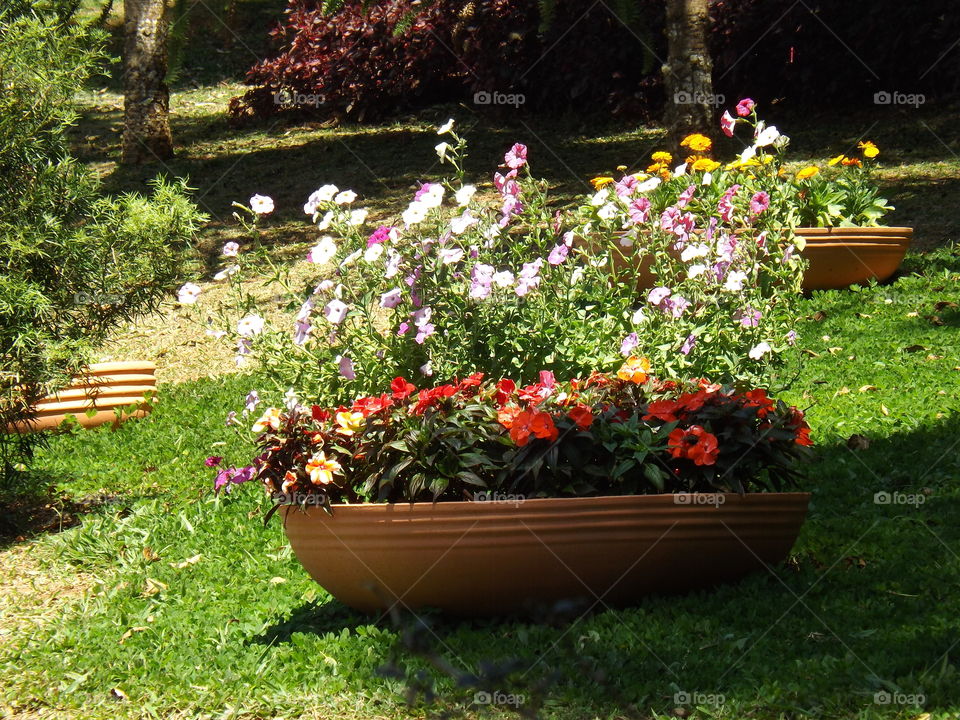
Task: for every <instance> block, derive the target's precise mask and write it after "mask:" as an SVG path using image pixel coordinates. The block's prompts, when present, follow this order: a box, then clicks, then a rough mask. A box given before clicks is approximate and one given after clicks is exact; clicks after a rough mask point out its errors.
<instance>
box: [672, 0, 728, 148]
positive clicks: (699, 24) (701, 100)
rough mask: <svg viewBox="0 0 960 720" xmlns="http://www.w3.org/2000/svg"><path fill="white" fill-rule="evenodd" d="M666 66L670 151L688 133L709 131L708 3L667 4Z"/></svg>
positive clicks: (678, 0)
mask: <svg viewBox="0 0 960 720" xmlns="http://www.w3.org/2000/svg"><path fill="white" fill-rule="evenodd" d="M666 25H667V27H666V32H667V64H666V65H664V66H663V81H664V87H665V89H666V94H667V104H666V108H665V110H664V123H665V124H666V126H667V139H668V142H669V144H670V146H671V149H672V150H673V151H675V152H676V151H678V150H679V149H680V148H679V145H680V140H682V139H683V138H684V137H685V136H687V135H689V134H690V133H695V132H699V133H707V132H708V131H709V130H710V128H711V127H712V125H711V122H712V119H713V109H714V107H715V105H716V104H717V102H716V99H715V96H714V95H713V79H712V77H711V71H712V70H713V62H712V61H711V59H710V48H709V46H708V44H707V40H708V36H709V31H710V0H667V16H666Z"/></svg>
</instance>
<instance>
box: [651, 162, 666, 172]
mask: <svg viewBox="0 0 960 720" xmlns="http://www.w3.org/2000/svg"><path fill="white" fill-rule="evenodd" d="M666 169H667V164H666V163H662V162H655V163H653V164H652V165H650V167H648V168H647V172H648V173H652V174H654V175H656V174H658V173H660V172H663V171H664V170H666Z"/></svg>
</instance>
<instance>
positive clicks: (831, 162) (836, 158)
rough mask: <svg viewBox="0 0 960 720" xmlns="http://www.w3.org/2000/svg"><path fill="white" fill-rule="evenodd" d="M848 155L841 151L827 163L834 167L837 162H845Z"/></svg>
mask: <svg viewBox="0 0 960 720" xmlns="http://www.w3.org/2000/svg"><path fill="white" fill-rule="evenodd" d="M846 157H847V156H846V155H844V154H843V153H840V154H839V155H837V156H836V157H835V158H832V159H831V160H830V162H828V163H827V165H829V166H830V167H833V166H834V165H836V164H837V163H841V162H843V161H844V159H845V158H846Z"/></svg>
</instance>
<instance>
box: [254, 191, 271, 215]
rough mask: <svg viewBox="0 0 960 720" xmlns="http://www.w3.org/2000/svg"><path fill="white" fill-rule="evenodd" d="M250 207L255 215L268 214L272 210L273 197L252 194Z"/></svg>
mask: <svg viewBox="0 0 960 720" xmlns="http://www.w3.org/2000/svg"><path fill="white" fill-rule="evenodd" d="M250 209H251V210H253V211H254V212H255V213H256V214H257V215H269V214H270V213H272V212H273V198H271V197H268V196H267V195H254V196H253V197H252V198H250Z"/></svg>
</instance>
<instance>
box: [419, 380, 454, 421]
mask: <svg viewBox="0 0 960 720" xmlns="http://www.w3.org/2000/svg"><path fill="white" fill-rule="evenodd" d="M456 392H457V388H456V387H455V386H453V385H449V384H448V385H438V386H437V387H435V388H430V389H429V390H421V391H420V395H419V396H418V400H417V404H416V405H414V407H413V409H412V410H411V411H410V412H411V414H413V415H423V413H425V412H426V411H427V410H429V409H430V408H432V407H433V406H434V405H436V404H437V403H438V402H439V401H440V400H443V399H444V398H448V397H453V396H454V395H455V394H456Z"/></svg>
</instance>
